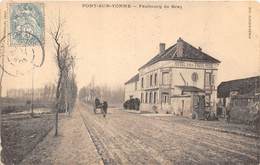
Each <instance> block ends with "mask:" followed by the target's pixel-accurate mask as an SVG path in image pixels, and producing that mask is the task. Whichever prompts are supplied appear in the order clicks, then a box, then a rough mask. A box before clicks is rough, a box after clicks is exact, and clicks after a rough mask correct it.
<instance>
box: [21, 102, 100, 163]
mask: <svg viewBox="0 0 260 165" xmlns="http://www.w3.org/2000/svg"><path fill="white" fill-rule="evenodd" d="M59 118H60V121H59V136H58V137H54V129H53V130H52V131H51V132H50V133H49V134H48V135H47V137H46V138H45V139H44V141H42V142H41V143H40V144H39V145H38V146H37V147H36V148H35V150H34V151H33V152H32V154H30V155H29V156H28V157H26V158H25V159H24V160H23V162H22V163H21V164H22V165H35V164H41V165H52V164H57V165H61V164H62V165H78V164H82V165H87V164H91V165H92V164H95V165H98V164H102V161H101V158H100V156H99V155H98V153H97V151H96V148H95V146H94V144H93V142H92V141H91V138H90V136H89V134H88V132H87V130H86V127H85V125H84V122H83V120H82V118H81V117H80V114H79V109H78V106H77V107H76V109H75V111H74V112H73V113H72V116H67V115H65V114H60V115H59Z"/></svg>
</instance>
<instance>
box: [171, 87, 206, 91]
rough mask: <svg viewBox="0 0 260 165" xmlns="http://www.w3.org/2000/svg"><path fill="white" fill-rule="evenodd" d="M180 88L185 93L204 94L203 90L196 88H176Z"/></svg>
mask: <svg viewBox="0 0 260 165" xmlns="http://www.w3.org/2000/svg"><path fill="white" fill-rule="evenodd" d="M176 87H178V88H180V89H181V90H182V91H183V92H204V90H203V89H200V88H197V87H195V86H176Z"/></svg>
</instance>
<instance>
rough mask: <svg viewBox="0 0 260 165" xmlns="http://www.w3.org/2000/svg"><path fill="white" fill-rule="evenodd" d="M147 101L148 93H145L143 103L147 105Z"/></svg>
mask: <svg viewBox="0 0 260 165" xmlns="http://www.w3.org/2000/svg"><path fill="white" fill-rule="evenodd" d="M147 99H148V93H147V92H146V93H145V103H147Z"/></svg>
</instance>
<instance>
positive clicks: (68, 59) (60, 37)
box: [50, 16, 75, 136]
mask: <svg viewBox="0 0 260 165" xmlns="http://www.w3.org/2000/svg"><path fill="white" fill-rule="evenodd" d="M63 28H64V21H61V19H60V16H59V17H58V20H57V24H56V26H55V27H54V29H52V30H51V32H50V35H51V37H52V39H53V40H54V47H55V58H56V64H57V67H58V82H57V87H56V106H55V108H56V114H55V120H56V121H55V136H57V135H58V118H59V117H58V116H59V112H60V111H62V109H64V106H65V107H66V108H67V104H68V103H67V100H68V99H67V97H68V91H67V89H68V80H69V74H71V73H72V72H71V70H72V68H73V67H74V65H75V57H74V56H72V54H71V48H72V46H71V44H70V43H69V42H68V41H67V40H65V39H64V38H65V35H64V31H63Z"/></svg>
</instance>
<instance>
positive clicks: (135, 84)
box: [135, 81, 137, 90]
mask: <svg viewBox="0 0 260 165" xmlns="http://www.w3.org/2000/svg"><path fill="white" fill-rule="evenodd" d="M135 90H137V81H136V82H135Z"/></svg>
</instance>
